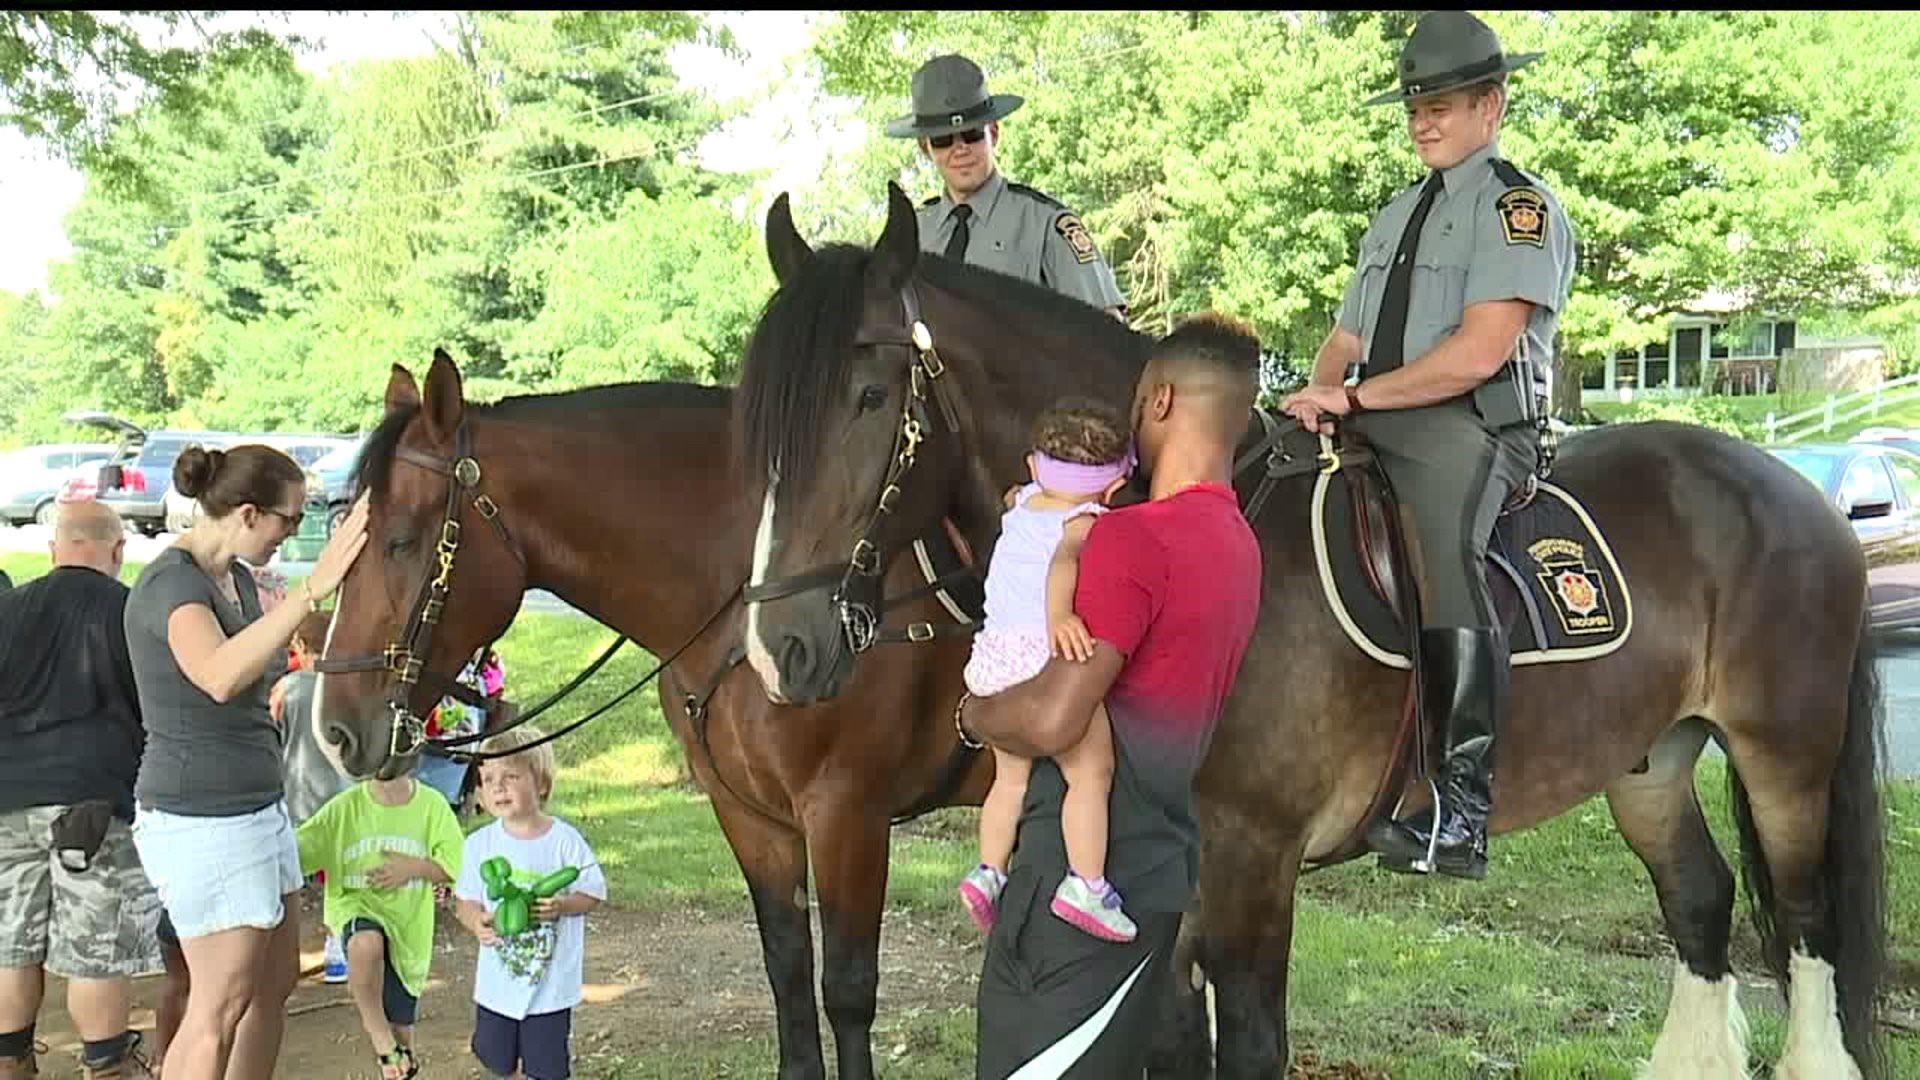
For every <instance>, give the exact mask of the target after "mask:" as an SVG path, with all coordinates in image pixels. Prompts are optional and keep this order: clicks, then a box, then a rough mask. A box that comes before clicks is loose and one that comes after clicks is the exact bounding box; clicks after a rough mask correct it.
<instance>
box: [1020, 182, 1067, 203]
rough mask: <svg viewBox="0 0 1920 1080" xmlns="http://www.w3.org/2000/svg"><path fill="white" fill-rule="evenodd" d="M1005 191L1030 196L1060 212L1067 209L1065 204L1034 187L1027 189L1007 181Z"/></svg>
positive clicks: (1022, 185) (1025, 186)
mask: <svg viewBox="0 0 1920 1080" xmlns="http://www.w3.org/2000/svg"><path fill="white" fill-rule="evenodd" d="M1007 190H1008V191H1017V192H1019V193H1020V194H1022V195H1027V196H1031V197H1032V198H1035V199H1038V200H1040V201H1041V202H1043V203H1046V204H1047V205H1048V206H1057V207H1059V208H1060V209H1062V210H1065V209H1066V208H1067V204H1066V203H1063V202H1061V201H1060V200H1059V199H1056V198H1054V197H1053V196H1051V195H1049V194H1047V193H1046V192H1044V191H1041V190H1040V189H1039V188H1036V187H1028V186H1027V185H1025V184H1016V183H1014V182H1013V181H1011V180H1009V181H1007Z"/></svg>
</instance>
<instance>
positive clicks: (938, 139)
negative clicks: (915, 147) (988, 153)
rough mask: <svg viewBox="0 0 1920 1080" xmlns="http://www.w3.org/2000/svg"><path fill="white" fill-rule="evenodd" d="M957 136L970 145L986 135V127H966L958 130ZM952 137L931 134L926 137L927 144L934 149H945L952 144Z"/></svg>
mask: <svg viewBox="0 0 1920 1080" xmlns="http://www.w3.org/2000/svg"><path fill="white" fill-rule="evenodd" d="M959 136H960V141H961V142H964V143H966V144H967V145H969V146H971V145H973V144H974V143H977V142H979V141H980V140H981V139H984V138H986V137H987V129H986V128H983V127H977V128H968V129H967V130H965V131H962V132H960V133H959ZM953 139H954V137H953V136H952V135H931V136H928V138H927V145H928V146H931V147H933V148H934V149H935V150H945V149H946V148H947V147H949V146H952V145H953Z"/></svg>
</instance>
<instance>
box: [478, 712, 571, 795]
mask: <svg viewBox="0 0 1920 1080" xmlns="http://www.w3.org/2000/svg"><path fill="white" fill-rule="evenodd" d="M542 738H545V736H543V735H542V734H541V733H540V729H539V728H537V727H534V726H533V725H531V724H522V725H521V726H519V727H517V728H514V729H512V730H511V731H503V732H501V733H500V734H498V735H489V736H487V737H486V738H485V739H483V740H481V742H480V752H481V753H483V754H512V755H513V756H514V757H517V758H521V759H523V761H522V764H524V765H526V767H527V771H528V772H530V773H532V774H533V787H534V790H535V791H537V792H539V793H540V802H541V805H543V806H544V805H545V804H546V801H547V799H548V798H549V797H550V796H552V795H553V773H554V766H553V744H552V743H540V745H539V746H536V747H534V748H533V749H531V750H523V749H521V747H524V746H526V745H527V744H528V743H533V742H539V740H540V739H542ZM480 764H481V765H482V766H485V765H486V764H487V762H485V761H482V762H481V763H480Z"/></svg>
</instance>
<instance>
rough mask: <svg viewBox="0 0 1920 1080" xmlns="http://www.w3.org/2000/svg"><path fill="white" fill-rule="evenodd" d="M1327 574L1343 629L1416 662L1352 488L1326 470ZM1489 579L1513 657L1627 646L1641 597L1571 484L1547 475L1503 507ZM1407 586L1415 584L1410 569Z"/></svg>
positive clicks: (1390, 655) (1375, 649) (1583, 656)
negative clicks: (1526, 496) (1367, 560)
mask: <svg viewBox="0 0 1920 1080" xmlns="http://www.w3.org/2000/svg"><path fill="white" fill-rule="evenodd" d="M1313 547H1314V557H1315V559H1316V560H1317V561H1318V563H1319V568H1320V583H1321V587H1322V591H1323V592H1324V593H1325V594H1326V598H1327V603H1328V605H1329V606H1330V607H1331V608H1332V609H1333V613H1334V616H1335V618H1336V619H1337V620H1338V621H1339V623H1340V626H1341V629H1342V630H1344V631H1345V632H1346V635H1347V637H1348V638H1349V639H1351V640H1352V641H1353V643H1354V644H1355V645H1356V646H1358V647H1359V648H1360V650H1361V651H1362V652H1364V653H1366V654H1367V655H1368V656H1371V657H1373V658H1374V659H1375V660H1378V661H1379V662H1381V663H1382V664H1386V665H1387V666H1389V667H1397V668H1401V669H1411V668H1412V666H1413V662H1412V660H1411V658H1410V657H1409V656H1408V644H1409V639H1408V635H1407V630H1406V627H1405V626H1403V625H1402V624H1401V621H1400V618H1399V616H1398V615H1397V614H1396V613H1395V612H1394V610H1393V608H1391V607H1389V606H1388V604H1387V603H1386V601H1384V600H1382V599H1381V597H1380V594H1379V593H1378V592H1377V591H1376V590H1375V589H1374V587H1373V585H1372V584H1371V578H1370V575H1369V573H1368V571H1367V569H1366V567H1365V566H1364V565H1363V563H1362V556H1361V551H1360V543H1359V537H1358V533H1357V530H1356V527H1355V524H1354V513H1353V488H1352V486H1351V485H1350V484H1349V483H1348V482H1347V481H1346V480H1345V479H1343V478H1341V477H1339V476H1338V474H1323V475H1321V476H1320V477H1319V479H1318V480H1317V481H1316V483H1315V485H1314V491H1313ZM1486 569H1487V581H1488V585H1489V586H1490V588H1491V590H1492V593H1493V599H1494V606H1495V608H1496V609H1497V610H1498V611H1499V613H1500V616H1501V618H1502V620H1503V621H1504V622H1505V624H1506V628H1507V632H1508V642H1509V644H1510V646H1511V649H1512V656H1513V663H1514V664H1516V665H1520V664H1550V663H1565V662H1569V661H1576V660H1592V659H1595V658H1598V657H1602V656H1606V655H1607V654H1609V653H1611V652H1613V651H1615V650H1617V649H1618V648H1620V646H1621V645H1622V644H1624V643H1625V642H1626V639H1627V635H1628V634H1629V633H1630V632H1631V630H1632V628H1633V598H1632V596H1631V595H1630V594H1629V593H1628V591H1627V581H1626V577H1625V576H1624V575H1623V574H1622V573H1621V572H1620V564H1619V562H1618V561H1616V560H1615V558H1614V555H1613V550H1612V549H1611V548H1610V547H1609V546H1608V545H1607V541H1606V537H1605V536H1603V535H1602V534H1601V532H1600V528H1599V526H1598V525H1596V524H1595V523H1594V521H1593V518H1592V517H1591V516H1590V515H1589V514H1588V513H1587V511H1586V508H1585V507H1583V506H1581V505H1580V502H1579V500H1577V499H1576V498H1574V497H1573V495H1571V494H1570V493H1568V492H1567V491H1566V490H1565V489H1563V488H1561V487H1559V486H1557V485H1555V484H1551V483H1548V482H1546V481H1541V482H1540V484H1539V490H1538V493H1537V494H1536V495H1535V496H1534V498H1533V499H1532V500H1531V501H1529V502H1528V503H1527V504H1526V505H1525V506H1523V507H1521V508H1519V509H1518V510H1511V511H1508V512H1506V513H1503V514H1502V515H1500V517H1499V518H1498V520H1497V521H1496V523H1495V526H1494V535H1493V539H1492V541H1491V542H1490V543H1489V544H1488V548H1487V565H1486ZM1399 582H1400V587H1401V588H1411V587H1412V583H1411V580H1410V579H1408V578H1407V577H1406V576H1405V574H1404V572H1402V573H1400V575H1399Z"/></svg>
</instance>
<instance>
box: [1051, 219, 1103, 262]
mask: <svg viewBox="0 0 1920 1080" xmlns="http://www.w3.org/2000/svg"><path fill="white" fill-rule="evenodd" d="M1053 231H1054V232H1057V233H1059V234H1060V237H1061V239H1063V240H1065V241H1066V242H1067V246H1068V247H1069V248H1072V249H1073V258H1074V261H1076V262H1082V263H1090V262H1092V261H1093V260H1095V259H1097V258H1099V257H1100V251H1099V249H1098V248H1096V247H1094V246H1093V235H1092V234H1091V233H1089V232H1087V227H1086V226H1085V225H1082V224H1081V223H1080V215H1079V214H1076V213H1074V212H1072V211H1071V210H1069V211H1068V212H1066V213H1064V214H1061V215H1059V216H1057V217H1055V218H1054V219H1053Z"/></svg>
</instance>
